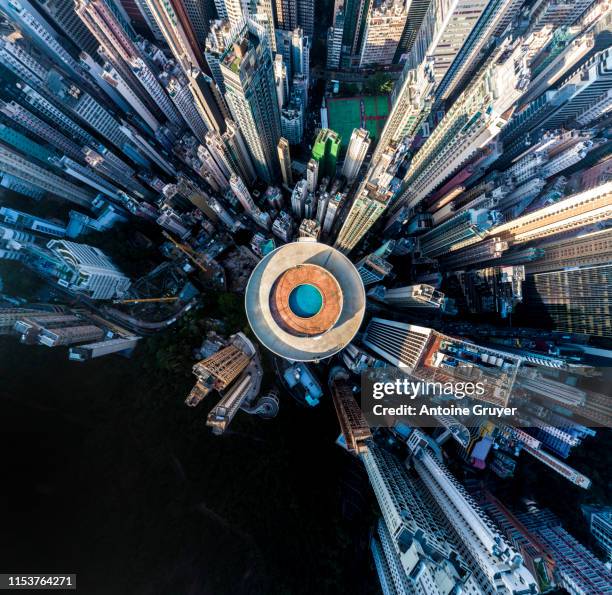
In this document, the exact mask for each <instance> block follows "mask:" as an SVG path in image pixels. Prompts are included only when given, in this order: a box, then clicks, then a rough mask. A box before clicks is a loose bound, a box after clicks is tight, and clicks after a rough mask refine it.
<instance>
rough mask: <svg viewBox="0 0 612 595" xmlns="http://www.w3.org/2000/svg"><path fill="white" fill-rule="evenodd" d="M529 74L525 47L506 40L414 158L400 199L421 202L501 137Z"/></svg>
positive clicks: (410, 203)
mask: <svg viewBox="0 0 612 595" xmlns="http://www.w3.org/2000/svg"><path fill="white" fill-rule="evenodd" d="M527 79H528V71H527V69H526V68H525V64H524V55H523V52H522V46H521V45H520V44H518V43H517V44H516V46H515V47H514V48H509V47H507V43H504V44H501V45H500V46H499V48H497V49H496V50H495V52H494V54H493V55H492V56H491V57H490V58H489V60H488V62H487V63H486V65H485V66H484V67H483V68H482V69H481V71H480V72H479V75H478V76H477V77H476V78H475V79H474V80H473V82H472V83H471V84H470V86H469V87H468V88H467V89H466V90H465V91H464V92H463V93H461V95H460V96H459V97H458V98H457V100H456V101H455V102H454V103H453V105H452V106H451V108H450V109H449V111H448V112H447V113H446V115H445V116H444V118H443V119H442V121H441V122H440V123H439V124H438V126H437V127H436V128H435V129H434V131H433V132H432V134H431V135H430V136H429V137H428V138H427V140H426V141H425V143H424V144H423V146H422V147H421V148H420V149H419V151H418V152H417V153H416V155H415V156H414V157H413V159H412V161H411V163H410V167H409V169H408V172H407V173H406V176H405V177H404V188H405V191H404V192H403V193H402V194H401V196H400V199H399V201H398V203H397V204H401V202H402V201H404V200H405V201H407V202H408V205H409V206H415V205H417V204H418V203H419V202H420V201H421V200H423V199H424V198H425V197H426V196H427V195H428V194H429V193H430V192H432V191H433V190H435V189H436V187H437V186H439V185H440V184H441V183H442V182H444V181H446V180H447V179H448V178H449V177H450V176H451V175H452V174H454V173H455V172H457V171H458V170H459V169H460V168H461V167H462V166H464V165H466V164H467V163H468V162H469V161H470V160H471V159H472V158H473V157H474V156H475V154H476V152H477V151H478V150H479V149H480V148H482V147H483V146H485V145H486V144H487V143H489V142H490V141H491V140H492V139H493V138H495V136H496V135H497V134H499V131H500V130H501V128H502V127H503V126H504V125H505V124H506V122H507V120H508V116H507V115H506V112H507V110H509V109H510V108H511V107H512V106H513V104H514V102H515V101H516V100H517V99H518V98H519V97H520V95H521V94H522V89H523V88H524V85H525V83H526V80H527Z"/></svg>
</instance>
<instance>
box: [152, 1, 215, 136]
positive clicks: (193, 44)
mask: <svg viewBox="0 0 612 595" xmlns="http://www.w3.org/2000/svg"><path fill="white" fill-rule="evenodd" d="M144 1H145V2H146V3H147V6H148V7H149V9H150V11H151V14H152V15H153V18H154V19H155V22H156V23H157V25H158V26H159V28H160V30H161V31H162V33H163V35H164V39H165V41H166V43H167V44H168V47H169V48H170V51H171V52H172V55H173V56H174V59H175V60H176V62H177V64H178V65H179V66H180V68H181V70H182V71H183V74H184V75H185V77H186V78H187V80H188V84H189V90H190V91H191V94H192V97H193V101H194V103H195V106H196V108H197V110H198V112H199V113H200V116H201V117H202V119H203V120H204V122H205V124H206V126H207V128H208V129H209V130H216V131H218V132H223V131H224V130H225V123H224V117H223V116H224V114H223V112H224V105H223V98H222V97H221V96H220V95H219V94H218V93H217V92H216V91H215V88H214V86H212V85H211V84H210V83H209V82H207V81H206V80H205V78H204V73H207V72H208V65H207V64H206V60H205V59H204V54H203V52H202V50H201V44H203V43H204V41H203V40H202V41H201V42H200V41H198V38H197V37H196V35H195V33H194V30H193V28H192V26H191V23H190V22H189V19H188V17H187V14H186V12H185V10H184V7H183V6H182V5H181V4H178V2H180V0H176V2H177V4H173V3H172V2H162V1H161V0H144ZM225 111H226V110H225Z"/></svg>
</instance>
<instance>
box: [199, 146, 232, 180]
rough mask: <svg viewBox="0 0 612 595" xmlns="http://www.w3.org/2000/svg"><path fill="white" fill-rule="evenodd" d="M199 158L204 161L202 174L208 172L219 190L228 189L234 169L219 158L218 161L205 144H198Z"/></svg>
mask: <svg viewBox="0 0 612 595" xmlns="http://www.w3.org/2000/svg"><path fill="white" fill-rule="evenodd" d="M198 159H199V160H200V162H201V163H202V168H201V170H200V175H202V174H203V172H207V173H208V174H209V175H210V176H211V177H212V179H213V180H214V181H215V184H216V186H217V190H218V191H219V190H227V188H228V187H229V178H230V177H231V176H232V175H233V171H232V170H228V169H227V168H226V166H225V164H224V163H223V161H221V160H219V162H217V161H216V160H215V159H214V158H213V155H212V153H211V151H209V150H208V149H207V148H206V147H205V146H204V145H199V146H198Z"/></svg>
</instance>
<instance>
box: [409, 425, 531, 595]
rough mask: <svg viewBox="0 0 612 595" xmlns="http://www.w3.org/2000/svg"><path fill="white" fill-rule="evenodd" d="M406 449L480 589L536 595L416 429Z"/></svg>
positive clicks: (517, 561) (514, 556)
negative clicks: (532, 594) (410, 454)
mask: <svg viewBox="0 0 612 595" xmlns="http://www.w3.org/2000/svg"><path fill="white" fill-rule="evenodd" d="M408 447H409V448H410V450H411V452H412V459H411V463H412V465H413V466H414V469H415V471H416V474H417V475H418V476H419V478H420V480H421V481H422V482H423V485H424V487H425V488H426V490H427V491H428V492H429V494H430V495H431V497H432V499H433V501H434V503H435V505H434V506H435V507H436V512H438V514H440V513H441V514H442V516H443V518H444V517H445V519H446V522H445V524H446V526H447V528H448V530H449V531H450V533H451V534H453V535H454V536H455V538H456V543H457V546H458V550H459V552H460V553H461V554H462V555H463V556H464V557H465V559H466V560H467V561H468V564H469V565H470V567H471V568H472V570H473V571H474V575H473V576H474V578H475V579H476V580H477V581H478V583H479V584H480V585H481V587H482V588H483V589H487V590H489V589H490V590H493V591H495V590H497V591H501V590H505V591H506V592H507V593H516V594H519V593H537V583H536V581H535V579H534V577H533V576H532V575H531V573H530V572H529V571H528V570H527V568H525V566H524V564H523V560H522V557H521V555H520V554H519V553H518V552H517V551H516V550H514V549H513V548H512V547H510V545H509V544H508V543H507V542H506V540H505V539H504V538H503V536H502V535H501V534H500V533H499V532H498V531H497V530H495V529H494V528H493V527H492V525H491V522H490V520H489V519H488V518H487V517H486V515H485V514H484V513H483V512H482V511H481V510H480V509H479V508H478V506H477V505H476V504H475V502H474V501H473V500H472V498H471V497H470V496H469V495H468V494H467V493H466V491H465V490H464V489H463V487H462V486H461V485H460V484H459V483H458V482H457V480H456V479H455V478H454V477H453V476H452V475H451V474H450V472H449V471H448V469H447V468H446V467H445V466H444V465H443V464H442V463H441V462H440V461H438V460H437V459H436V458H435V456H434V455H433V452H432V450H431V449H430V447H429V446H428V445H427V442H426V440H425V438H424V436H423V434H421V432H420V431H419V430H414V431H413V432H412V434H411V436H410V438H409V440H408ZM436 505H437V506H436Z"/></svg>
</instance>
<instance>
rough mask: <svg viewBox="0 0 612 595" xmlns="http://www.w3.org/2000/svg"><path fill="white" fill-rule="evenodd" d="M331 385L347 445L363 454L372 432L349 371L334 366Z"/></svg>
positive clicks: (355, 451) (330, 376)
mask: <svg viewBox="0 0 612 595" xmlns="http://www.w3.org/2000/svg"><path fill="white" fill-rule="evenodd" d="M329 385H330V388H331V392H332V399H333V401H334V407H335V409H336V415H337V416H338V422H339V424H340V431H341V432H342V435H343V437H344V441H345V443H346V447H347V449H348V450H349V451H351V452H352V453H354V454H361V453H362V452H365V451H366V450H367V445H366V441H367V440H369V439H371V437H372V434H371V432H370V428H369V426H368V424H367V422H366V420H365V418H364V417H363V413H362V412H361V409H360V408H359V405H357V402H356V401H355V397H354V395H353V391H352V387H351V383H350V381H349V374H348V372H347V371H346V370H345V369H344V368H340V367H334V368H332V369H331V371H330V373H329Z"/></svg>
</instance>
